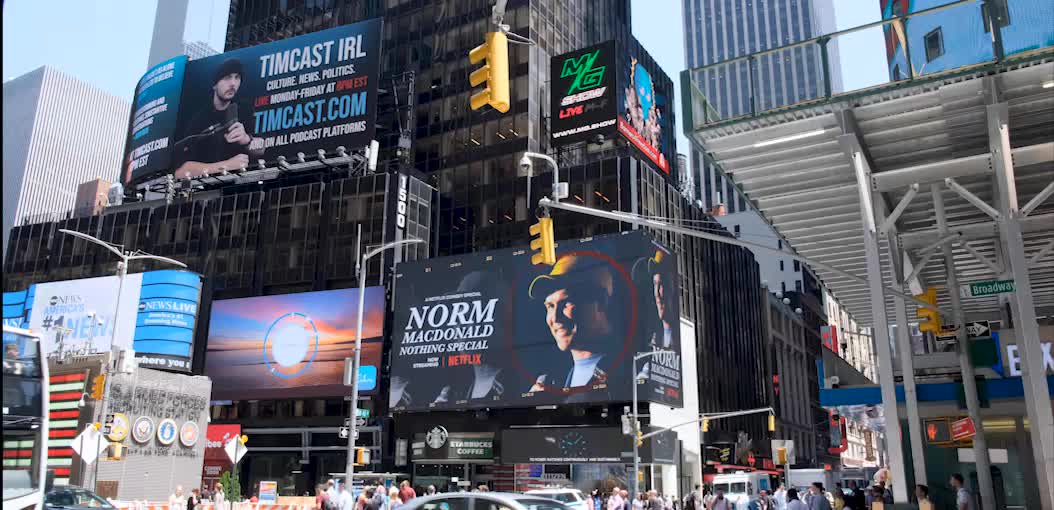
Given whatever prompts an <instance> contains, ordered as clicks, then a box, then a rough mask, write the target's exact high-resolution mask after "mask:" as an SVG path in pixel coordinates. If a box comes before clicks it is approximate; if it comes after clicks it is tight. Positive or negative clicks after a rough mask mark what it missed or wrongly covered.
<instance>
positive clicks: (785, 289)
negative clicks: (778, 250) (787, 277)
mask: <svg viewBox="0 0 1054 510" xmlns="http://www.w3.org/2000/svg"><path fill="white" fill-rule="evenodd" d="M782 263H783V262H780V264H782ZM780 290H781V291H783V292H787V282H780Z"/></svg>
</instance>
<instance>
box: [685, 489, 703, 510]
mask: <svg viewBox="0 0 1054 510" xmlns="http://www.w3.org/2000/svg"><path fill="white" fill-rule="evenodd" d="M699 492H700V491H699V484H695V490H694V491H691V492H689V493H688V494H687V495H685V496H684V502H683V503H681V508H683V509H684V510H702V507H701V505H700V504H699V503H700V499H701V498H700V496H699Z"/></svg>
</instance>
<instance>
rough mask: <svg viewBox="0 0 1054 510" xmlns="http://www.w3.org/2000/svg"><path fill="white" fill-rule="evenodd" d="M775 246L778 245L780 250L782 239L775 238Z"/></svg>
mask: <svg viewBox="0 0 1054 510" xmlns="http://www.w3.org/2000/svg"><path fill="white" fill-rule="evenodd" d="M776 246H777V247H778V248H779V249H781V250H782V249H783V239H777V240H776Z"/></svg>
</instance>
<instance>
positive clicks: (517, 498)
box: [399, 492, 574, 510]
mask: <svg viewBox="0 0 1054 510" xmlns="http://www.w3.org/2000/svg"><path fill="white" fill-rule="evenodd" d="M399 510H574V509H572V508H571V507H569V506H567V505H565V504H563V503H561V502H559V501H557V500H555V499H552V498H549V497H546V496H537V495H532V494H512V493H507V492H450V493H444V494H435V495H432V496H424V497H419V498H414V499H411V500H410V501H407V502H406V503H404V504H403V505H402V506H400V507H399Z"/></svg>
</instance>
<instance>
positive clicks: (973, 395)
mask: <svg viewBox="0 0 1054 510" xmlns="http://www.w3.org/2000/svg"><path fill="white" fill-rule="evenodd" d="M930 191H931V192H932V194H933V210H934V212H936V214H937V229H938V230H939V231H940V235H941V237H944V236H946V235H948V221H947V219H946V218H945V215H944V196H943V195H941V186H940V185H939V184H931V185H930ZM941 250H942V252H943V253H944V269H945V273H946V274H947V277H948V281H947V283H948V285H947V287H948V297H950V298H951V302H952V322H953V323H954V324H955V325H956V326H958V327H959V334H958V335H956V336H957V341H956V346H957V349H958V351H959V369H960V370H961V371H962V378H963V393H965V394H966V411H967V413H968V414H969V415H970V419H971V420H973V422H974V426H975V427H976V428H977V435H975V436H974V437H973V453H974V458H975V459H977V485H979V486H980V487H978V489H979V490H980V491H981V508H995V490H994V489H993V488H992V465H991V462H990V461H989V459H988V440H987V439H986V438H985V436H984V421H983V420H982V418H981V402H980V400H979V399H978V397H977V381H975V380H974V369H973V361H971V360H970V346H969V344H968V343H967V342H968V340H967V338H966V322H965V321H964V320H963V307H962V298H961V297H960V296H959V277H958V275H956V274H955V258H954V257H953V256H952V247H951V245H950V244H948V243H944V244H942V245H941Z"/></svg>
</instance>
